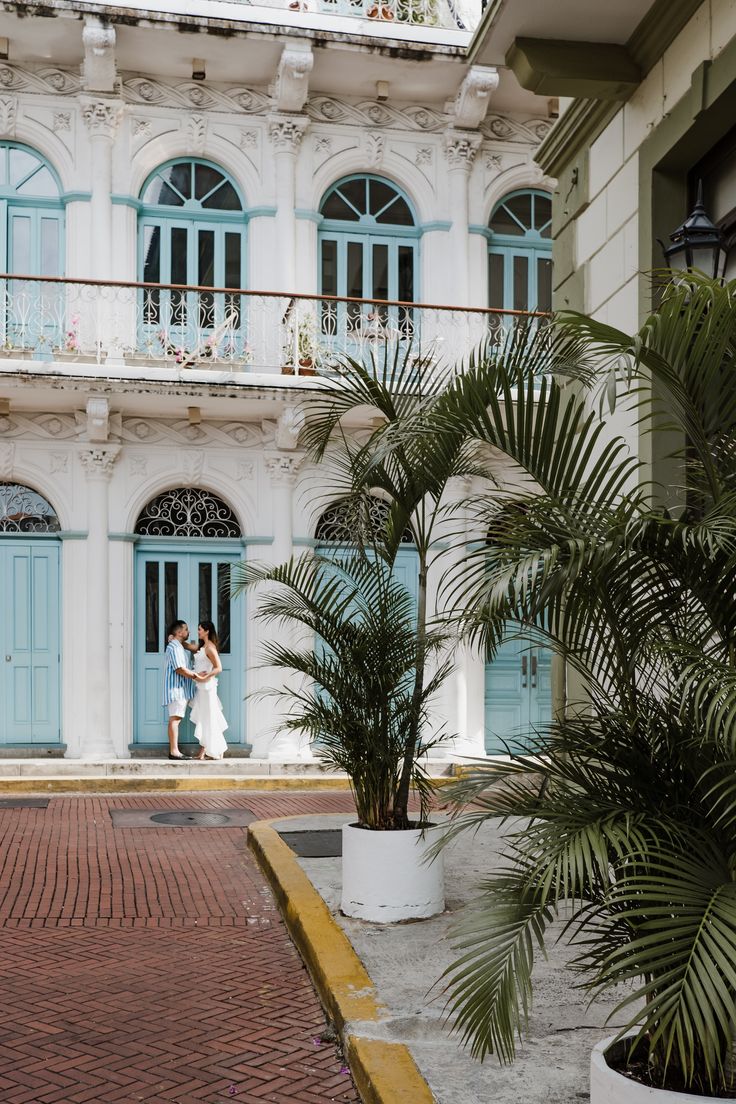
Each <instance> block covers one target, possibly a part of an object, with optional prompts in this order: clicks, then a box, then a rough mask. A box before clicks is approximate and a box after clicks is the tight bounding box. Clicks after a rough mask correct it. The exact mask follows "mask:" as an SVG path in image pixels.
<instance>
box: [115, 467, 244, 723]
mask: <svg viewBox="0 0 736 1104" xmlns="http://www.w3.org/2000/svg"><path fill="white" fill-rule="evenodd" d="M136 533H137V534H138V535H139V537H140V539H139V541H138V543H137V544H136V554H135V614H136V615H135V678H134V682H135V709H134V718H135V721H134V742H135V743H136V744H164V743H165V742H166V719H165V716H164V710H163V708H162V705H161V701H162V691H163V679H164V663H165V652H166V644H167V636H166V630H167V628H168V626H169V625H170V624H171V623H172V622H173V621H177V620H182V621H186V622H187V624H188V625H189V639H190V640H191V641H196V639H197V624H198V623H199V622H200V621H213V622H214V624H215V626H216V628H217V631H218V635H219V638H220V657H221V660H222V674H221V675H220V678H219V682H218V693H219V696H220V700H221V701H222V706H223V710H224V713H225V716H226V718H227V721H228V725H229V728H228V731H227V732H226V733H225V735H226V738H227V741H228V743H230V744H241V743H244V742H245V707H244V701H243V696H244V686H243V683H244V674H245V639H244V636H245V633H244V616H243V604H242V603H243V600H242V599H232V598H231V597H230V595H229V592H228V586H229V579H230V571H231V569H232V565H233V564H234V563H238V562H239V561H240V560H241V559H242V540H241V532H240V526H239V524H238V521H237V518H236V517H235V515H234V514H233V512H232V510H231V509H230V507H229V506H228V505H227V504H226V503H225V502H223V501H222V500H221V499H219V498H218V497H217V496H216V495H214V494H211V493H210V492H208V491H203V490H200V489H199V488H194V487H177V488H174V489H173V490H170V491H166V492H164V493H163V494H160V495H158V496H157V497H156V498H154V499H153V500H152V501H151V502H149V503H148V505H147V506H146V507H145V509H144V510H143V511H142V512H141V515H140V517H139V518H138V521H137V523H136ZM180 736H181V739H182V741H183V742H188V741H191V740H192V739H193V738H194V737H193V728H192V726H191V725H190V723H189V720H188V719H187V720H186V722H185V723H184V724H183V725H182V727H181V730H180Z"/></svg>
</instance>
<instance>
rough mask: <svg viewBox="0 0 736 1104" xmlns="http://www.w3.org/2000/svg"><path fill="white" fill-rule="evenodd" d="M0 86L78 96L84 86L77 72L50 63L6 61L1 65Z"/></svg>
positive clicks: (16, 89) (21, 90)
mask: <svg viewBox="0 0 736 1104" xmlns="http://www.w3.org/2000/svg"><path fill="white" fill-rule="evenodd" d="M0 88H7V89H12V90H13V91H14V92H39V93H43V94H44V95H48V94H49V93H54V94H55V95H57V96H76V94H77V93H78V92H79V91H80V90H81V88H82V81H81V80H80V78H79V75H78V74H77V73H67V72H64V70H62V69H55V68H53V67H52V66H48V65H43V66H21V65H11V64H10V63H9V62H5V63H4V64H2V65H0Z"/></svg>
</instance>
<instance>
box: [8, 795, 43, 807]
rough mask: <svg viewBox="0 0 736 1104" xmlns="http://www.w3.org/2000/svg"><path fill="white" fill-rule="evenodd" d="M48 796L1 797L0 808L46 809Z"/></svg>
mask: <svg viewBox="0 0 736 1104" xmlns="http://www.w3.org/2000/svg"><path fill="white" fill-rule="evenodd" d="M48 803H49V799H48V798H47V797H0V809H45V808H47V807H48Z"/></svg>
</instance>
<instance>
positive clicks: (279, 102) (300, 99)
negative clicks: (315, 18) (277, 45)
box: [271, 42, 314, 112]
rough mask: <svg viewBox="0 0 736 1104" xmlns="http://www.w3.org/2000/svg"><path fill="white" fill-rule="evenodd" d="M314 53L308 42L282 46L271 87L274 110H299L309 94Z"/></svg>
mask: <svg viewBox="0 0 736 1104" xmlns="http://www.w3.org/2000/svg"><path fill="white" fill-rule="evenodd" d="M313 66H314V54H313V53H312V49H311V46H310V45H309V43H306V42H305V43H294V44H293V45H290V46H284V49H283V51H282V53H281V58H280V60H279V68H278V72H277V74H276V80H275V81H274V83H273V88H272V93H271V95H272V105H273V109H274V111H286V112H288V111H301V110H302V109H303V108H304V104H305V103H306V102H307V96H308V94H309V74H310V73H311V72H312V68H313Z"/></svg>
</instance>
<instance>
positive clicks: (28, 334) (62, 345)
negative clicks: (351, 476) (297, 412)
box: [0, 274, 545, 384]
mask: <svg viewBox="0 0 736 1104" xmlns="http://www.w3.org/2000/svg"><path fill="white" fill-rule="evenodd" d="M0 296H1V297H2V298H1V303H2V313H1V314H0V372H3V371H4V372H8V371H11V372H17V371H19V370H30V368H31V363H30V362H32V363H33V366H34V370H36V371H49V370H52V371H53V370H56V371H63V372H64V373H65V374H71V375H77V374H82V375H92V376H96V377H100V376H105V377H112V378H114V377H125V378H127V379H130V378H137V379H149V378H155V379H182V378H185V377H189V378H191V379H196V380H198V381H205V382H211V383H218V382H223V381H225V380H226V381H227V382H228V383H229V384H233V383H234V384H237V383H243V384H247V383H248V382H251V383H253V382H255V381H254V379H253V378H252V377H254V376H256V375H257V376H263V375H269V376H279V375H281V376H292V377H304V378H307V377H313V376H319V375H332V374H333V373H334V372H335V371H336V369H337V367H338V365H339V362H340V359H341V358H342V357H345V356H350V357H353V358H355V359H358V360H366V359H370V358H372V357H373V358H375V359H376V361H378V360H379V358H380V360H381V361H382V360H383V357H384V355H385V352H386V350H387V351H388V354H389V356H393V355H394V354H398V355H402V356H403V355H408V356H414V357H416V358H427V359H429V360H431V361H433V362H434V363H437V364H447V365H448V366H449V365H452V364H455V363H457V362H458V361H460V360H461V359H462V358H464V357H466V356H467V355H468V354H469V353H470V352H471V350H473V349H474V348H476V347H477V346H478V345H479V344H480V343H481V342H482V341H487V340H489V339H491V340H498V339H499V338H500V337H502V336H503V335H504V334H505V333H506V332H507V331H508V330H509V329H510V328H513V327H514V326H516V325H519V324H520V323H525V324H528V323H529V322H532V324H536V322H537V320H538V319H543V318H544V317H545V316H544V315H542V314H540V313H537V312H523V311H502V310H490V309H484V308H460V307H450V306H440V305H433V304H424V303H421V304H420V303H404V302H392V301H388V300H377V299H375V300H371V299H350V298H343V297H339V296H319V295H289V294H284V293H280V292H263V291H244V290H231V289H225V288H208V287H189V286H183V285H173V284H143V283H106V282H101V281H85V280H66V279H49V278H44V277H31V276H16V275H7V274H6V275H0ZM24 362H29V363H28V366H27V368H24V367H23V363H24Z"/></svg>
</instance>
